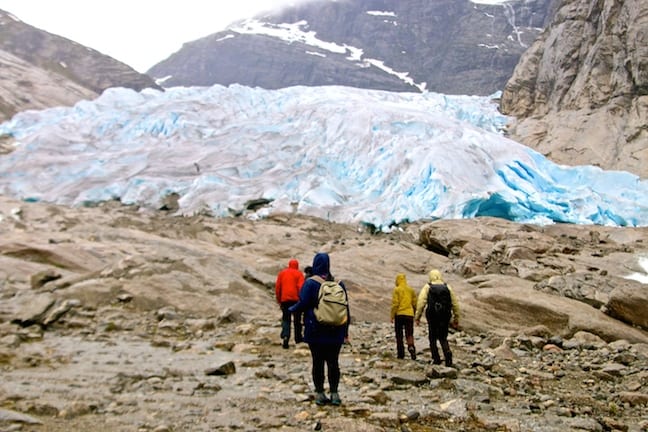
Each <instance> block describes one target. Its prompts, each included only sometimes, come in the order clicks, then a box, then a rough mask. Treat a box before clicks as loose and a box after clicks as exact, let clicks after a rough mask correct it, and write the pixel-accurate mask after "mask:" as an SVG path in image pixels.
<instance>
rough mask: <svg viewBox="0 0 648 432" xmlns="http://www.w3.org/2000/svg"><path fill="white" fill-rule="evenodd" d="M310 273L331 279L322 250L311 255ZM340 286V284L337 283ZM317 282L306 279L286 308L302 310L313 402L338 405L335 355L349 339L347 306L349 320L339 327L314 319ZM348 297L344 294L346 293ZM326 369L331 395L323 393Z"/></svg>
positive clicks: (337, 364) (296, 310) (328, 265)
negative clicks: (313, 390)
mask: <svg viewBox="0 0 648 432" xmlns="http://www.w3.org/2000/svg"><path fill="white" fill-rule="evenodd" d="M312 267H313V269H312V271H313V276H319V277H321V278H322V279H324V280H334V278H333V275H332V274H331V270H330V259H329V256H328V254H326V253H318V254H316V255H315V257H314V258H313V266H312ZM338 283H339V284H340V286H341V287H342V288H344V291H345V294H346V287H345V286H344V284H343V283H342V282H341V281H339V282H338ZM319 289H320V283H319V282H318V281H317V280H316V279H314V278H312V277H311V278H308V279H307V280H306V281H305V282H304V285H303V286H302V289H301V291H300V292H299V301H298V302H297V304H295V305H294V306H292V307H291V308H290V310H291V312H292V311H295V312H303V313H304V342H306V343H307V344H308V347H309V349H310V352H311V357H312V360H313V367H312V375H313V384H314V385H315V393H316V394H315V403H316V404H317V405H326V404H329V403H330V404H332V405H341V404H342V401H341V399H340V395H339V393H338V385H339V383H340V363H339V356H340V350H341V349H342V344H344V343H345V342H347V341H348V339H349V322H350V321H351V319H350V317H351V314H350V313H349V309H348V302H347V314H348V316H349V319H348V320H347V322H346V324H344V325H342V326H337V327H332V326H327V325H324V324H320V323H318V322H317V319H316V318H315V312H314V311H313V309H314V308H315V307H316V306H317V301H318V294H319ZM347 299H348V296H347ZM325 365H326V368H327V370H328V383H329V390H330V393H331V397H330V398H328V397H327V396H326V394H325V393H324V366H325Z"/></svg>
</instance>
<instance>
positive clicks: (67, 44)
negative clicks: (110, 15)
mask: <svg viewBox="0 0 648 432" xmlns="http://www.w3.org/2000/svg"><path fill="white" fill-rule="evenodd" d="M0 78H1V80H0V121H2V120H4V119H7V118H10V117H11V116H12V115H13V114H15V113H16V112H19V111H22V110H25V109H31V108H37V109H42V108H46V107H51V106H57V105H69V104H73V103H75V102H77V101H78V100H80V99H84V98H94V97H96V96H97V95H98V94H100V93H101V92H102V91H103V90H105V89H107V88H109V87H126V88H132V89H134V90H138V91H139V90H142V89H143V88H147V87H152V88H160V87H159V86H158V85H157V84H155V82H154V81H153V80H152V79H151V78H150V77H149V76H147V75H144V74H141V73H138V72H137V71H135V70H134V69H132V68H131V67H129V66H127V65H125V64H123V63H121V62H119V61H117V60H115V59H113V58H112V57H109V56H106V55H104V54H101V53H99V52H97V51H95V50H93V49H90V48H88V47H85V46H83V45H80V44H78V43H76V42H73V41H71V40H69V39H66V38H63V37H60V36H56V35H53V34H50V33H47V32H45V31H43V30H40V29H37V28H35V27H32V26H30V25H29V24H26V23H24V22H22V21H20V20H19V19H18V18H16V17H15V16H13V15H11V14H10V13H8V12H5V11H3V10H0Z"/></svg>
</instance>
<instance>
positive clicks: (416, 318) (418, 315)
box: [414, 284, 429, 325]
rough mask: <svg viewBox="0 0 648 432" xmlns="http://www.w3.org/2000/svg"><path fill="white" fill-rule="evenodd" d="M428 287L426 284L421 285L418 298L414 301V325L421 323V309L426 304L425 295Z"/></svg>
mask: <svg viewBox="0 0 648 432" xmlns="http://www.w3.org/2000/svg"><path fill="white" fill-rule="evenodd" d="M428 290H429V287H428V285H427V284H425V285H423V288H421V292H420V293H419V295H418V300H417V301H416V313H415V314H414V321H415V322H416V325H418V324H420V323H421V315H423V310H424V309H425V306H426V305H427V295H428Z"/></svg>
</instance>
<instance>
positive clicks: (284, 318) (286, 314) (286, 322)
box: [281, 302, 294, 340]
mask: <svg viewBox="0 0 648 432" xmlns="http://www.w3.org/2000/svg"><path fill="white" fill-rule="evenodd" d="M293 304H294V303H293ZM290 306H292V305H291V302H283V303H281V339H284V340H285V339H286V338H290V317H291V315H292V314H291V312H290V311H289V310H288V308H289V307H290Z"/></svg>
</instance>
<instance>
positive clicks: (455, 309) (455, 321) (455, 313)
mask: <svg viewBox="0 0 648 432" xmlns="http://www.w3.org/2000/svg"><path fill="white" fill-rule="evenodd" d="M448 291H450V301H452V326H453V327H454V328H458V327H459V318H460V311H459V302H458V301H457V296H456V295H455V293H454V291H453V290H452V288H451V287H450V285H448Z"/></svg>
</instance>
